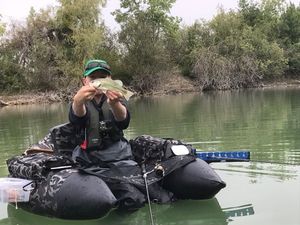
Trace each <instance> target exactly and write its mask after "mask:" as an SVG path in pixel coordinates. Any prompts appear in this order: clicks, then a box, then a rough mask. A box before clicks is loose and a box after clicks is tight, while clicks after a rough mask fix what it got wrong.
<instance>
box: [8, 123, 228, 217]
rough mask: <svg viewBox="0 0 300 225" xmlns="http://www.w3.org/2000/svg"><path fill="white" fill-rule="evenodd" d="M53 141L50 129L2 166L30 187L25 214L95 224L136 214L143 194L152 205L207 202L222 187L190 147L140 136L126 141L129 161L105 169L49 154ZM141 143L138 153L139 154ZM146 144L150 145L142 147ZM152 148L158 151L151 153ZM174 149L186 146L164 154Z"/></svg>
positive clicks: (53, 152)
mask: <svg viewBox="0 0 300 225" xmlns="http://www.w3.org/2000/svg"><path fill="white" fill-rule="evenodd" d="M68 126H69V125H68ZM61 127H65V125H63V126H59V129H60V128H61ZM56 129H57V127H56ZM55 140H56V139H55V138H53V129H52V131H51V132H50V134H48V135H47V136H46V137H45V138H44V139H43V140H42V141H40V142H39V143H38V144H36V145H34V146H32V147H31V148H30V149H29V150H27V151H26V152H25V154H23V155H20V156H15V157H13V158H11V159H9V160H7V165H8V170H9V173H10V177H16V178H22V179H29V180H32V181H33V183H32V185H33V187H34V188H33V190H31V193H30V199H29V202H25V203H18V206H19V207H22V208H23V209H25V210H29V211H31V212H34V213H37V214H41V215H47V216H54V217H58V218H63V219H95V218H101V217H103V216H105V215H106V214H107V213H108V212H110V211H111V210H112V209H116V210H123V211H134V210H137V209H139V208H141V207H143V206H144V204H145V203H147V201H148V200H147V194H148V195H149V200H150V201H151V202H154V201H155V202H158V203H169V202H173V201H176V200H178V199H195V200H199V199H210V198H213V197H214V196H215V195H216V194H217V193H218V192H219V191H220V190H221V189H222V188H224V187H225V186H226V184H225V183H224V182H223V181H222V180H221V178H220V177H219V176H218V175H217V173H216V172H215V171H214V170H213V169H212V168H211V167H210V165H209V164H208V163H207V162H205V161H204V160H202V159H199V158H197V157H196V156H197V155H196V154H195V152H193V151H191V146H189V145H186V144H184V143H182V142H181V141H178V140H172V139H162V138H153V137H151V136H148V135H142V136H139V137H137V138H136V139H134V140H130V144H131V147H132V152H133V155H134V156H135V158H134V160H124V161H119V162H110V163H107V164H106V165H105V166H103V165H101V166H86V165H85V166H83V165H82V164H80V163H78V162H75V161H74V160H73V159H72V158H71V157H70V155H68V154H62V152H68V151H63V150H65V149H63V150H62V151H60V150H61V149H55V148H54V146H56V147H57V143H53V142H55ZM73 140H74V139H73ZM141 140H142V145H143V149H138V148H139V147H138V146H140V144H141ZM143 141H144V142H143ZM147 141H148V142H150V145H144V143H146V142H147ZM153 143H157V145H155V147H153ZM65 144H66V142H65V141H64V146H66V145H65ZM174 145H176V146H179V145H180V146H182V145H185V146H187V148H186V149H188V150H189V151H188V152H187V154H186V155H175V154H173V153H171V152H170V151H169V150H170V149H171V146H174ZM145 146H146V147H145ZM162 146H163V147H162ZM73 147H74V146H69V147H68V148H70V149H72V148H73ZM137 151H139V152H137ZM162 151H163V152H162ZM141 152H142V153H141ZM68 153H70V152H68ZM145 157H146V158H145ZM157 157H159V158H157ZM158 159H159V160H158ZM145 162H146V163H145ZM142 168H144V169H142ZM145 173H147V180H146V184H147V185H145V182H144V179H143V178H144V177H145V176H144V175H145ZM145 186H147V187H148V188H149V190H147V191H148V192H147V191H146V187H145Z"/></svg>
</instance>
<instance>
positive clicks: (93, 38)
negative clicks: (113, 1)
mask: <svg viewBox="0 0 300 225" xmlns="http://www.w3.org/2000/svg"><path fill="white" fill-rule="evenodd" d="M59 2H60V4H61V6H60V7H59V9H58V10H57V13H56V21H55V22H56V30H55V32H56V36H57V37H58V40H59V55H58V59H59V60H60V62H61V67H60V69H61V70H62V73H63V74H64V75H67V76H71V77H73V78H78V77H80V76H81V74H82V68H83V64H84V63H85V62H86V60H87V59H88V58H91V57H93V56H94V55H95V54H96V49H97V46H98V45H101V43H102V40H103V31H104V26H103V24H100V21H99V15H100V9H101V7H102V6H103V5H104V4H105V3H106V1H105V0H59Z"/></svg>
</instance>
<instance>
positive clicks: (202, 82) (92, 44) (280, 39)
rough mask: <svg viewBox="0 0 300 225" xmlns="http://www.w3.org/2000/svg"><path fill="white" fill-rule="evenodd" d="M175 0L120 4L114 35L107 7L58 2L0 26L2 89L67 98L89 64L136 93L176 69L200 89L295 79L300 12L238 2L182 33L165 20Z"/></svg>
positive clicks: (82, 0) (280, 2) (269, 1)
mask: <svg viewBox="0 0 300 225" xmlns="http://www.w3.org/2000/svg"><path fill="white" fill-rule="evenodd" d="M175 1H176V0H135V1H131V0H121V1H120V3H121V5H120V6H121V8H120V9H118V10H116V11H115V12H114V13H113V15H114V16H115V18H116V20H117V22H118V23H119V24H120V27H121V30H120V31H118V32H115V33H113V32H112V31H110V30H109V29H108V28H106V27H105V26H104V24H103V22H102V21H101V8H102V7H103V6H104V5H105V3H106V1H105V0H76V1H75V0H58V2H59V3H60V6H58V7H57V8H47V9H44V10H41V11H39V12H35V11H34V10H33V9H32V10H31V11H30V14H29V15H28V17H27V22H26V24H17V23H15V24H13V25H12V26H11V27H10V29H9V30H8V28H7V27H5V24H3V23H1V21H0V37H1V39H0V76H1V79H0V88H1V90H7V91H22V90H25V89H31V90H32V89H40V90H62V91H65V92H66V90H69V91H71V89H74V88H77V86H78V85H79V79H78V78H79V77H81V74H82V69H83V64H84V63H85V62H86V60H87V59H89V58H100V59H106V60H107V61H108V62H109V64H110V65H111V67H112V71H113V76H114V78H119V79H122V80H123V81H125V83H126V84H127V85H129V86H131V87H133V88H134V89H135V91H137V92H139V93H142V94H146V93H152V92H155V91H157V88H159V87H161V84H159V83H160V82H161V81H162V80H163V81H164V83H166V82H167V81H168V79H173V78H172V76H171V75H172V74H174V71H178V69H180V71H181V75H183V76H186V77H187V78H189V79H190V80H192V82H193V84H194V85H195V86H197V87H198V88H199V90H209V89H233V88H247V87H255V86H258V85H260V83H261V82H263V81H265V80H274V79H277V78H281V77H283V76H288V75H291V76H293V77H295V78H299V76H300V6H299V5H298V6H296V5H294V4H292V3H287V2H286V1H284V0H262V1H255V0H239V7H238V9H237V10H229V11H224V10H223V9H222V8H221V9H220V10H219V12H218V14H217V15H216V16H215V17H214V18H213V19H211V20H210V21H204V20H200V21H196V22H195V23H194V24H192V25H190V26H183V27H180V26H179V23H180V19H179V18H177V17H173V16H171V15H170V9H171V7H172V5H173V4H174V3H175ZM4 32H5V34H4ZM3 34H4V35H3ZM165 85H167V84H165Z"/></svg>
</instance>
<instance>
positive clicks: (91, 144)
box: [81, 101, 124, 150]
mask: <svg viewBox="0 0 300 225" xmlns="http://www.w3.org/2000/svg"><path fill="white" fill-rule="evenodd" d="M86 107H87V111H88V112H89V121H88V123H87V125H86V128H85V141H84V144H82V145H81V148H82V149H87V150H100V149H103V148H106V147H107V146H109V145H111V144H112V143H115V142H117V141H119V140H121V139H122V138H123V136H124V134H123V131H122V130H120V129H119V128H118V127H117V126H116V124H115V123H114V121H113V113H112V111H111V109H110V106H109V105H108V103H107V102H106V101H104V102H103V103H102V106H101V107H98V106H97V105H96V104H95V102H93V101H89V102H88V103H87V104H86Z"/></svg>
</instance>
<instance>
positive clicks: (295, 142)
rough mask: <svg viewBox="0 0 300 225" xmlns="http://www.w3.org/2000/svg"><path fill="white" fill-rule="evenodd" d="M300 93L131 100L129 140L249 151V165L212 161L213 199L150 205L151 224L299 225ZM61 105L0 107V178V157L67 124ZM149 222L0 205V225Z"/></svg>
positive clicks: (0, 167) (1, 171)
mask: <svg viewBox="0 0 300 225" xmlns="http://www.w3.org/2000/svg"><path fill="white" fill-rule="evenodd" d="M299 96H300V89H296V88H293V89H292V88H289V89H266V90H246V91H226V92H211V93H204V94H185V95H177V96H162V97H152V98H140V99H132V100H131V101H130V111H131V116H132V120H131V125H130V128H128V129H127V130H126V132H125V135H126V137H127V138H128V139H130V138H134V137H136V136H138V135H141V134H149V135H152V136H158V137H173V138H176V139H181V140H184V141H186V142H190V143H193V145H194V147H196V148H197V149H199V150H204V151H226V150H236V151H238V150H248V151H250V152H251V158H252V162H238V163H237V162H236V163H214V164H211V166H212V167H213V168H214V169H215V170H216V172H217V173H218V174H219V175H220V176H221V177H222V179H223V180H224V181H225V182H226V183H227V187H226V188H225V189H223V190H222V191H220V193H218V194H217V195H216V197H215V198H214V199H211V200H205V201H179V202H176V203H174V204H170V205H157V204H153V205H152V207H153V208H152V210H153V215H154V219H155V222H156V224H159V225H167V224H168V225H169V224H172V225H189V224H191V225H192V224H205V225H219V224H222V225H223V224H231V225H234V224H241V225H248V224H264V225H275V224H278V225H299V224H300V214H299V212H300V139H299V137H300V98H299ZM67 109H68V105H67V104H52V105H30V106H13V107H5V108H0V152H1V155H0V175H1V176H6V175H7V170H6V167H5V160H6V159H7V158H9V157H11V156H13V155H16V154H20V153H21V152H22V151H24V149H26V148H27V147H28V146H29V145H30V144H33V143H35V142H37V141H38V140H39V139H41V138H43V137H44V136H45V135H46V134H47V132H48V130H49V128H50V127H52V126H55V125H57V124H59V123H63V122H66V121H67ZM2 224H3V225H4V224H5V225H6V224H13V225H17V224H19V225H25V224H26V225H29V224H30V225H32V224H45V225H47V224H49V225H50V224H54V225H55V224H57V225H58V224H60V225H67V224H87V225H89V224H98V225H106V224H115V225H118V224H124V225H131V224H136V225H140V224H141V225H144V224H145V225H146V224H147V225H148V224H150V220H149V214H148V207H144V208H142V209H140V210H138V211H137V212H135V213H132V214H127V215H119V214H117V213H115V212H112V213H110V214H109V215H108V216H107V217H105V218H103V219H98V220H90V221H84V222H83V221H68V220H59V219H55V218H48V217H42V216H38V215H34V214H31V213H28V212H25V211H23V210H22V209H15V208H14V207H12V206H10V205H7V204H4V203H0V225H2Z"/></svg>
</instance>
